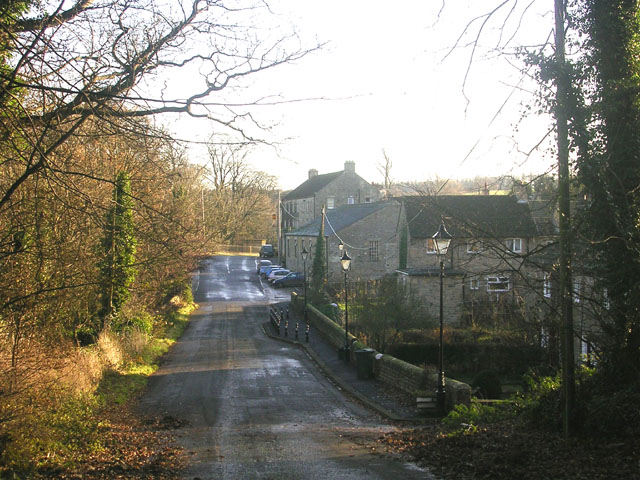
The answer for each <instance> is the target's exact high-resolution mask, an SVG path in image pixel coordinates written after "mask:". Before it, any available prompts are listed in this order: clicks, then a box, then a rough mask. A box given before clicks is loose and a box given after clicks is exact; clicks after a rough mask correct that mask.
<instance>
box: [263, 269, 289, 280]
mask: <svg viewBox="0 0 640 480" xmlns="http://www.w3.org/2000/svg"><path fill="white" fill-rule="evenodd" d="M290 273H291V270H287V269H286V268H276V269H275V270H271V273H270V274H269V276H268V277H267V281H268V282H269V283H273V282H275V281H276V280H277V279H279V278H282V277H286V276H287V275H289V274H290Z"/></svg>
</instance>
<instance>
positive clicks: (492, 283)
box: [487, 277, 509, 293]
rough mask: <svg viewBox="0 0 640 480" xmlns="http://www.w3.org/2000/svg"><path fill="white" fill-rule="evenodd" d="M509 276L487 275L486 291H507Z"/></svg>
mask: <svg viewBox="0 0 640 480" xmlns="http://www.w3.org/2000/svg"><path fill="white" fill-rule="evenodd" d="M508 291H509V277H487V292H489V293H496V292H508Z"/></svg>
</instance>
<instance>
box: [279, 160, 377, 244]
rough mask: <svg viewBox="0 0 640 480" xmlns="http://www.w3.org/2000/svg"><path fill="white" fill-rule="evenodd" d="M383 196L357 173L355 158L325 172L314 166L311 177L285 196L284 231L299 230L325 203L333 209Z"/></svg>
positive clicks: (283, 209)
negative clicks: (319, 172)
mask: <svg viewBox="0 0 640 480" xmlns="http://www.w3.org/2000/svg"><path fill="white" fill-rule="evenodd" d="M379 200H380V191H379V190H378V188H376V187H375V186H373V185H371V184H370V183H369V182H367V181H366V180H365V179H363V178H362V177H360V176H359V175H358V174H357V173H356V164H355V163H354V162H351V161H347V162H345V164H344V170H342V171H340V172H333V173H325V174H322V175H319V174H318V170H316V169H311V170H309V178H308V179H307V180H306V181H305V182H304V183H302V184H300V185H299V186H298V187H296V188H295V189H293V190H292V191H290V192H289V193H287V194H286V195H285V196H284V197H283V198H282V205H281V209H282V215H281V217H280V218H281V219H282V231H283V232H288V231H292V230H295V229H297V228H300V227H303V226H305V225H307V224H308V223H311V222H312V221H313V220H315V219H317V218H319V217H320V214H321V211H322V206H323V205H325V206H326V208H327V210H328V211H330V210H333V209H335V208H338V207H340V206H342V205H358V204H361V203H373V202H377V201H379Z"/></svg>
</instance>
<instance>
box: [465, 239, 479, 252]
mask: <svg viewBox="0 0 640 480" xmlns="http://www.w3.org/2000/svg"><path fill="white" fill-rule="evenodd" d="M467 253H468V254H470V255H476V254H478V253H480V242H479V241H477V240H469V241H468V242H467Z"/></svg>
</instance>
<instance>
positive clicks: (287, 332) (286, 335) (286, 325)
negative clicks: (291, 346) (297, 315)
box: [284, 320, 289, 337]
mask: <svg viewBox="0 0 640 480" xmlns="http://www.w3.org/2000/svg"><path fill="white" fill-rule="evenodd" d="M284 336H285V337H288V336H289V321H288V320H285V322H284Z"/></svg>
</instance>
